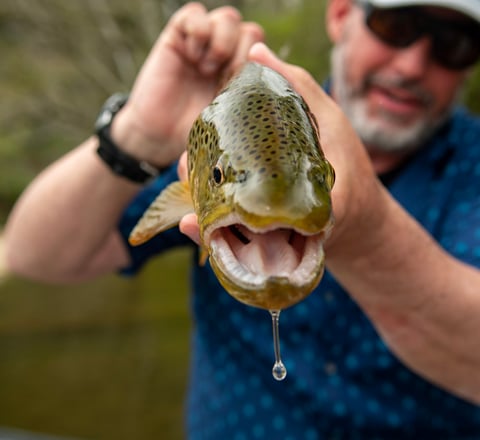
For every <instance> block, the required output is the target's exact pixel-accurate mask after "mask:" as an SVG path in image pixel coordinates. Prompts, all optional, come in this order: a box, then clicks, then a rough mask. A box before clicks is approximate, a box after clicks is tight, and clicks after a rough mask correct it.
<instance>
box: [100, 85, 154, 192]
mask: <svg viewBox="0 0 480 440" xmlns="http://www.w3.org/2000/svg"><path fill="white" fill-rule="evenodd" d="M127 100H128V94H124V93H116V94H115V95H112V96H111V97H110V98H108V99H107V101H106V102H105V104H104V105H103V107H102V109H101V110H100V113H99V114H98V117H97V120H96V121H95V133H96V135H97V137H98V141H99V145H98V148H97V153H98V155H99V156H100V157H101V158H102V160H103V161H104V162H105V164H106V165H108V167H109V168H110V169H111V170H112V171H113V172H114V173H115V174H117V175H119V176H122V177H125V178H127V179H129V180H131V181H133V182H136V183H147V182H148V181H149V180H152V179H154V178H155V177H157V176H158V175H159V174H160V172H161V171H162V170H161V169H159V168H156V167H155V166H153V165H151V164H149V163H148V162H146V161H143V160H138V159H136V158H134V157H133V156H131V155H130V154H128V153H126V152H125V151H122V150H121V149H120V148H119V147H118V146H117V145H116V144H115V142H114V141H113V140H112V138H111V136H110V127H111V125H112V121H113V118H114V117H115V115H116V114H117V113H118V112H119V111H120V109H121V108H122V107H123V106H124V105H125V104H126V102H127Z"/></svg>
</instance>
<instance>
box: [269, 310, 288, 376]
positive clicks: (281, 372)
mask: <svg viewBox="0 0 480 440" xmlns="http://www.w3.org/2000/svg"><path fill="white" fill-rule="evenodd" d="M270 315H271V316H272V330H273V350H274V352H275V364H273V368H272V375H273V377H274V378H275V379H276V380H283V379H285V377H287V369H286V368H285V365H283V362H282V358H281V356H280V335H279V330H278V321H279V319H280V310H270Z"/></svg>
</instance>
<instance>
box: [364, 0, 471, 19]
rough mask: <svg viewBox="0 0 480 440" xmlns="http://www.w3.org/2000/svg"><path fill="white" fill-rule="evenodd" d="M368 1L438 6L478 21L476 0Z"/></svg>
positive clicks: (379, 4) (390, 5)
mask: <svg viewBox="0 0 480 440" xmlns="http://www.w3.org/2000/svg"><path fill="white" fill-rule="evenodd" d="M369 3H370V4H372V5H373V6H377V7H379V8H397V7H400V6H439V7H442V8H448V9H453V10H455V11H458V12H461V13H462V14H465V15H467V16H469V17H471V18H473V19H474V20H476V21H478V22H480V1H478V0H369Z"/></svg>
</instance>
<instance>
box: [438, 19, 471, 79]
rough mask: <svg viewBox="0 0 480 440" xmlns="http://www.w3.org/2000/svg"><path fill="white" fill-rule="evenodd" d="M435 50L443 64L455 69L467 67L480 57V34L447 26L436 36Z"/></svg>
mask: <svg viewBox="0 0 480 440" xmlns="http://www.w3.org/2000/svg"><path fill="white" fill-rule="evenodd" d="M433 51H434V56H435V58H436V59H437V60H438V62H439V63H440V64H442V65H443V66H445V67H447V68H449V69H454V70H461V69H465V68H467V67H470V66H471V65H473V64H475V62H476V61H477V60H478V59H479V57H480V36H479V35H477V34H476V33H472V32H466V31H463V30H462V29H459V28H457V27H455V28H453V27H450V28H448V27H447V26H445V27H444V28H443V29H439V31H438V32H437V33H436V35H435V36H434V44H433Z"/></svg>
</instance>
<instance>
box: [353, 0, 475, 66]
mask: <svg viewBox="0 0 480 440" xmlns="http://www.w3.org/2000/svg"><path fill="white" fill-rule="evenodd" d="M359 4H360V6H361V7H362V8H363V9H364V11H365V23H366V25H367V27H368V29H370V31H371V32H372V33H373V34H375V36H376V37H377V38H379V39H380V40H381V41H383V42H384V43H386V44H388V45H389V46H392V47H395V48H406V47H408V46H410V45H411V44H412V43H414V42H415V41H417V40H418V39H419V38H421V37H423V36H428V37H429V38H430V39H431V41H432V48H431V56H432V58H433V59H434V60H435V62H436V63H438V64H439V65H441V66H442V67H445V68H447V69H449V70H463V69H465V68H467V67H470V66H472V65H473V64H475V62H476V61H477V60H478V59H479V57H480V25H478V24H477V23H476V22H474V21H473V20H469V21H467V20H462V21H454V20H447V19H443V18H438V17H436V16H433V15H431V14H428V13H426V12H425V11H423V10H422V9H420V8H418V7H403V8H376V7H374V6H372V5H371V4H369V3H364V2H359Z"/></svg>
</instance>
